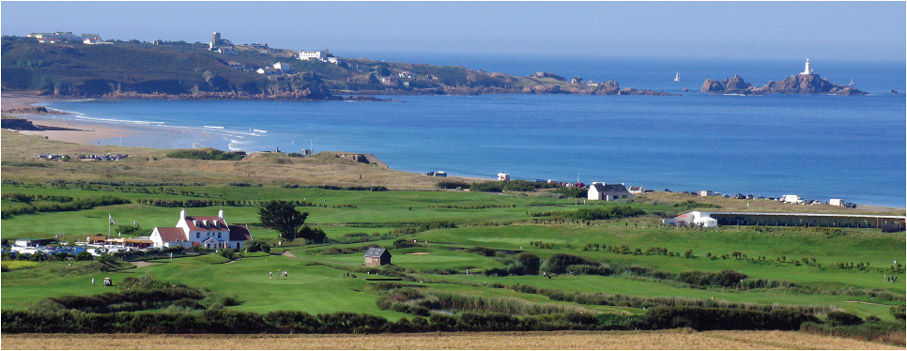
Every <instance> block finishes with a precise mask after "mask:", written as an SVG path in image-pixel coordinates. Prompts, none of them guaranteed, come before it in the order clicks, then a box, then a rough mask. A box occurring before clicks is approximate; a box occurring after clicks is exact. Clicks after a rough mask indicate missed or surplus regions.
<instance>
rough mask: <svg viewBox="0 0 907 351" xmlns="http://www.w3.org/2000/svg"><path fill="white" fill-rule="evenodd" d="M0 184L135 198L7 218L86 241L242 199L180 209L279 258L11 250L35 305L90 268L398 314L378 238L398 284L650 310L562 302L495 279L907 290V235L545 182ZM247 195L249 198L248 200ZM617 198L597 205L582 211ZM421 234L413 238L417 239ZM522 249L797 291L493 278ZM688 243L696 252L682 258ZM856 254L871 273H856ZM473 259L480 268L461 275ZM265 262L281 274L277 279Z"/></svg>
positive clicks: (834, 291) (858, 293) (816, 293)
mask: <svg viewBox="0 0 907 351" xmlns="http://www.w3.org/2000/svg"><path fill="white" fill-rule="evenodd" d="M2 192H3V194H14V193H16V194H24V195H45V196H67V197H72V198H74V199H81V198H96V197H100V196H104V195H110V196H114V197H119V198H124V199H128V200H130V201H131V202H132V203H131V204H122V205H112V206H99V207H95V208H90V209H84V210H77V211H65V212H41V213H37V214H18V215H15V216H12V217H9V218H4V219H3V220H2V229H3V230H2V238H3V239H5V240H11V239H15V238H25V237H35V238H47V237H53V236H55V235H57V234H63V238H64V239H65V240H84V237H85V236H87V235H91V234H97V233H104V234H106V232H107V218H108V214H110V215H111V216H112V217H113V218H114V219H115V220H116V221H117V224H132V223H133V221H135V222H137V223H138V224H140V225H141V227H142V229H143V231H144V233H143V234H142V235H149V234H150V232H151V229H152V228H154V227H155V226H160V227H164V226H167V227H169V226H173V225H174V224H176V222H177V220H178V216H179V210H180V208H181V207H178V206H177V207H159V206H152V205H148V204H141V203H139V201H140V200H179V201H185V200H192V199H194V200H211V201H226V200H231V201H239V202H234V205H225V206H220V205H217V204H216V202H215V205H212V206H205V207H188V208H186V211H187V214H188V215H199V216H213V215H216V213H217V211H218V210H220V209H221V208H223V210H224V212H225V217H226V220H227V221H228V222H229V223H231V224H240V223H242V224H248V225H249V228H250V231H251V232H252V235H253V237H254V238H255V239H259V240H264V241H266V242H269V243H270V245H271V246H272V247H273V250H272V252H271V254H270V255H266V254H262V253H254V254H248V255H246V257H242V258H240V259H237V260H233V261H229V260H227V259H225V258H223V257H221V256H219V255H207V256H201V257H184V258H176V259H174V260H173V261H172V262H171V261H170V260H168V259H165V260H154V261H152V262H150V264H146V263H141V264H139V265H140V267H138V268H132V269H125V270H119V271H115V272H101V271H98V270H97V269H96V268H94V269H93V268H91V267H94V266H89V265H88V263H84V262H77V261H66V262H41V263H31V262H22V261H8V262H7V261H6V260H5V261H4V266H5V267H6V268H5V269H9V271H5V272H4V273H3V278H4V279H3V280H2V288H3V292H4V294H3V295H2V308H3V309H29V308H32V307H34V305H35V304H36V303H38V302H39V301H41V300H42V299H44V298H47V297H55V296H61V295H90V294H97V293H100V292H105V291H113V289H111V288H103V287H100V286H96V287H91V286H90V284H89V282H90V280H91V278H92V277H95V278H96V280H97V281H98V285H100V280H101V279H102V278H103V277H111V278H112V279H113V280H114V282H115V283H116V282H121V281H122V280H123V279H124V278H126V277H130V276H133V277H140V276H149V277H154V278H156V279H158V280H161V281H166V282H171V283H181V284H186V285H189V286H192V287H197V288H203V289H207V290H208V291H210V293H212V294H216V295H218V296H232V297H235V298H236V299H238V300H239V301H240V302H241V303H240V304H238V305H236V306H228V307H227V308H228V309H234V310H240V311H254V312H268V311H276V310H300V311H306V312H309V313H325V312H337V311H348V312H361V313H368V314H374V315H380V316H384V317H386V318H389V319H392V320H396V319H399V318H401V317H404V316H406V317H412V316H411V315H409V314H407V313H404V312H399V311H395V310H393V309H386V310H382V309H380V308H379V307H378V304H377V303H376V302H377V301H378V299H379V296H380V294H381V293H380V292H378V291H375V290H374V289H373V288H372V287H370V284H372V283H374V282H376V281H375V280H371V281H369V280H366V279H375V278H379V279H386V278H389V277H386V276H383V275H382V276H374V275H373V274H366V273H364V272H370V273H374V271H373V270H377V269H371V268H369V269H366V268H365V267H364V266H363V263H364V258H363V250H364V248H365V247H366V246H369V245H372V246H381V247H385V248H389V249H390V253H391V255H392V264H393V266H394V267H396V268H395V269H396V270H395V272H396V273H393V274H395V275H397V276H399V277H400V278H401V279H403V280H401V282H404V283H407V284H416V286H417V289H423V290H425V291H437V292H445V293H451V294H457V295H462V296H477V297H482V298H489V299H493V298H507V299H515V300H520V301H525V302H527V303H532V304H543V305H545V304H554V305H561V306H567V307H570V308H576V309H579V310H582V311H589V312H592V313H610V314H640V313H643V312H644V311H643V310H642V309H641V308H630V307H621V306H608V305H596V304H588V303H586V304H584V303H577V302H567V301H556V300H553V299H551V298H549V297H548V296H544V295H541V294H528V293H521V292H516V291H513V290H510V289H505V288H501V286H507V287H510V286H514V285H515V284H520V285H524V286H532V287H536V288H547V289H556V290H559V291H563V292H565V293H570V294H575V293H582V294H593V293H602V294H606V295H624V296H632V297H639V298H654V297H664V298H672V297H679V298H687V299H698V300H715V301H729V302H746V303H754V304H766V305H773V304H779V305H791V306H812V305H818V306H826V307H828V306H831V307H832V308H836V309H841V310H845V311H849V312H853V313H856V314H857V315H859V316H862V317H864V318H865V317H868V316H876V317H879V318H881V319H884V320H892V319H893V318H894V317H893V316H892V315H891V314H890V313H889V309H890V308H891V306H892V305H897V304H899V303H900V304H903V301H900V302H899V301H897V299H894V300H892V299H891V297H892V296H894V297H898V296H903V294H904V292H905V286H904V284H902V283H898V284H892V283H890V282H887V281H885V280H884V279H883V276H884V277H887V275H888V274H892V273H894V274H895V275H897V276H899V277H902V276H903V275H904V273H903V272H904V270H903V266H900V267H898V268H895V269H894V270H893V271H892V270H891V269H892V268H891V266H892V261H893V260H897V261H898V262H904V261H907V253H905V250H904V247H905V238H904V234H903V232H902V233H881V232H880V231H879V230H877V229H842V230H836V231H830V230H825V229H816V228H801V227H790V228H779V227H735V226H727V227H721V228H717V229H708V230H703V229H696V228H692V229H691V228H674V227H667V226H663V225H661V224H660V218H661V215H656V214H655V213H669V212H671V211H675V212H676V211H677V210H676V208H677V207H675V206H674V204H673V203H671V202H664V201H661V202H659V201H639V202H637V203H633V204H631V205H632V206H635V208H638V209H642V210H644V211H646V212H648V213H649V214H648V215H645V216H641V217H636V218H623V219H611V220H593V221H586V220H570V219H565V218H566V217H557V216H555V217H549V216H546V215H539V213H543V212H551V213H558V212H560V211H574V210H576V209H578V208H583V207H584V205H582V201H577V200H575V199H569V198H560V199H559V198H557V197H556V196H552V195H550V194H544V193H543V194H530V195H525V194H519V193H505V194H489V193H478V192H465V191H350V190H326V189H319V188H283V187H277V186H265V187H234V186H226V185H191V186H186V185H181V186H175V185H164V186H139V185H129V186H121V187H119V188H117V187H112V186H107V185H104V186H101V185H92V186H87V185H85V186H76V185H71V184H70V185H66V186H62V187H40V186H34V185H27V184H25V185H16V184H5V185H4V186H3V188H2ZM269 200H292V201H300V202H302V203H303V204H304V205H303V206H298V207H297V209H298V210H299V211H302V212H308V214H309V215H308V218H307V220H306V224H308V225H310V226H314V227H318V228H321V229H323V230H324V231H325V233H326V234H327V237H328V243H325V244H322V243H319V244H312V245H306V243H305V242H304V240H296V241H292V242H287V241H286V240H283V239H279V238H278V234H277V232H276V231H275V230H273V229H268V228H264V227H262V226H261V225H260V224H259V217H258V204H259V202H260V201H269ZM242 201H245V202H244V203H240V202H242ZM723 201H724V200H723ZM727 201H732V200H727ZM615 205H616V204H615V203H594V204H593V203H590V204H588V205H586V206H585V207H589V206H595V207H602V208H608V207H611V206H615ZM2 206H3V208H4V209H10V208H14V207H15V206H25V205H23V204H20V203H17V202H12V201H4V202H3V205H2ZM439 223H440V224H439ZM423 225H424V226H426V227H423ZM431 225H442V226H441V227H440V228H444V229H431V228H439V227H431ZM451 226H453V228H451ZM114 227H115V226H114ZM114 235H115V234H114ZM413 240H415V241H416V243H413V242H412V241H413ZM278 244H279V245H278ZM595 244H598V245H597V246H596V245H595ZM413 245H415V247H409V246H413ZM395 247H399V248H395ZM609 248H610V249H609ZM637 250H638V251H637ZM660 250H661V251H660ZM522 252H529V253H533V254H535V255H537V256H538V257H539V258H540V259H541V262H545V260H547V259H549V258H551V257H553V256H554V255H556V254H569V255H576V256H581V257H583V258H585V259H588V260H594V261H596V262H599V263H602V264H603V265H604V266H607V267H612V268H614V267H624V268H621V269H630V267H640V269H644V270H650V271H657V272H662V273H663V274H666V275H672V274H680V273H684V272H690V271H702V272H712V273H715V272H721V271H727V270H730V271H734V272H739V273H742V274H744V275H746V276H747V279H749V280H759V279H761V280H764V281H781V282H785V284H794V285H795V287H794V288H790V289H786V288H785V289H782V288H770V289H761V288H760V289H742V288H740V287H737V286H732V287H719V286H710V287H694V286H691V285H689V284H685V283H681V282H677V281H671V280H666V279H656V278H652V277H644V276H640V275H639V274H631V273H628V272H626V271H625V272H620V271H618V272H614V273H613V274H610V275H607V276H600V275H591V274H589V275H576V276H571V275H569V274H560V275H555V277H554V278H553V279H548V278H546V277H543V276H540V275H535V274H530V275H511V276H486V275H485V272H486V271H489V270H499V271H507V270H508V269H511V268H512V267H513V266H514V264H515V262H516V260H517V258H518V257H519V254H520V253H522ZM647 252H648V253H647ZM653 252H659V253H657V254H654V253H653ZM668 252H670V255H668V254H667V253H668ZM687 252H689V255H690V256H691V257H686V256H688V254H686V253H687ZM857 263H859V264H860V266H861V267H863V268H862V269H859V268H857V267H854V268H850V265H856V264H857ZM467 269H469V270H471V272H472V273H476V274H475V275H466V274H465V272H466V270H467ZM283 270H286V271H287V272H288V279H282V278H278V272H282V271H283ZM269 272H273V273H274V276H273V277H269V276H268V273H269ZM347 273H352V274H356V275H357V276H358V278H350V277H347ZM880 294H881V295H880Z"/></svg>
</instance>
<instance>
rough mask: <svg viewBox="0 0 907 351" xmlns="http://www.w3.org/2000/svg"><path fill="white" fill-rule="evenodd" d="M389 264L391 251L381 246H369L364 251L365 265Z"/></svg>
mask: <svg viewBox="0 0 907 351" xmlns="http://www.w3.org/2000/svg"><path fill="white" fill-rule="evenodd" d="M386 264H391V253H390V251H387V249H385V248H383V247H370V248H369V249H368V250H366V251H365V266H366V267H377V266H383V265H386Z"/></svg>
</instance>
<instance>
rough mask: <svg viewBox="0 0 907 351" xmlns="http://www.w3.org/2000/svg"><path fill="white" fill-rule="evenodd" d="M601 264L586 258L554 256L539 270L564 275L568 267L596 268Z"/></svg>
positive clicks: (563, 255)
mask: <svg viewBox="0 0 907 351" xmlns="http://www.w3.org/2000/svg"><path fill="white" fill-rule="evenodd" d="M600 265H601V264H600V263H598V262H597V261H594V260H590V259H588V258H584V257H580V256H574V255H568V254H554V255H552V256H551V257H549V258H548V259H547V260H545V263H544V264H543V265H542V266H541V270H543V271H546V272H551V273H566V272H569V269H568V267H570V266H592V267H598V266H600Z"/></svg>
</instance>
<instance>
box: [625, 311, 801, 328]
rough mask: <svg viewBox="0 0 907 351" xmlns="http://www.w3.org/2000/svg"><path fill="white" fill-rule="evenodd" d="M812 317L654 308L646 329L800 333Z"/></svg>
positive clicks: (789, 313)
mask: <svg viewBox="0 0 907 351" xmlns="http://www.w3.org/2000/svg"><path fill="white" fill-rule="evenodd" d="M816 321H818V319H817V318H816V317H814V316H812V315H807V314H805V313H802V312H795V311H789V310H772V311H770V312H761V311H750V310H744V309H734V308H709V307H688V306H684V307H655V308H650V309H648V310H647V311H646V313H645V315H643V318H642V324H643V327H644V328H647V329H670V328H693V329H696V330H700V331H701V330H733V329H739V330H772V329H777V330H798V329H800V325H801V324H802V323H803V322H816Z"/></svg>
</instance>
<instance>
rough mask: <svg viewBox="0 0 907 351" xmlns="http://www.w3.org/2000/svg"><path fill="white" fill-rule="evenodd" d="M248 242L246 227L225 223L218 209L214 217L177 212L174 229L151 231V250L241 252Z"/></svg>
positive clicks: (222, 214) (221, 211)
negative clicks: (192, 249)
mask: <svg viewBox="0 0 907 351" xmlns="http://www.w3.org/2000/svg"><path fill="white" fill-rule="evenodd" d="M248 240H252V234H250V233H249V228H248V227H247V226H244V225H232V226H231V225H229V224H227V221H226V220H224V210H220V211H219V212H218V214H217V217H200V216H194V217H189V216H186V210H180V219H179V221H178V222H176V226H175V227H154V231H152V232H151V241H152V243H153V246H154V247H175V246H184V247H189V246H202V247H205V248H208V249H214V248H230V249H234V250H242V248H243V245H244V244H245V242H246V241H248Z"/></svg>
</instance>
